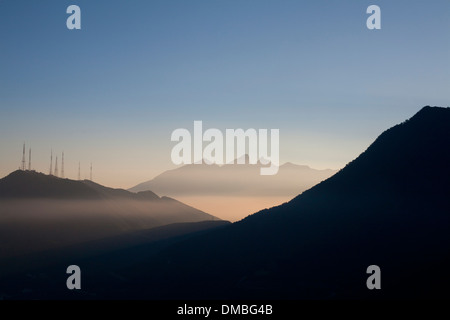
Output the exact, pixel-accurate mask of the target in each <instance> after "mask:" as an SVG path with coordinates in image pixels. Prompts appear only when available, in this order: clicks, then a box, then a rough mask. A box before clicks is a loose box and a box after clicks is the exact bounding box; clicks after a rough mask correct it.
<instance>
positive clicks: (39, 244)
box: [0, 171, 220, 259]
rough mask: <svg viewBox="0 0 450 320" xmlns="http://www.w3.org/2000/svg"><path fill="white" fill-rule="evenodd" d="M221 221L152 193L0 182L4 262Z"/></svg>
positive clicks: (25, 177) (53, 180) (27, 180)
mask: <svg viewBox="0 0 450 320" xmlns="http://www.w3.org/2000/svg"><path fill="white" fill-rule="evenodd" d="M213 220H220V219H218V218H216V217H214V216H212V215H210V214H207V213H205V212H203V211H200V210H197V209H195V208H193V207H191V206H188V205H186V204H184V203H182V202H179V201H177V200H175V199H171V198H168V197H162V198H160V197H159V196H157V195H156V194H155V193H153V192H151V191H145V192H140V193H132V192H129V191H126V190H121V189H112V188H107V187H104V186H102V185H99V184H97V183H94V182H92V181H87V180H84V181H73V180H69V179H61V178H57V177H54V176H49V175H45V174H42V173H38V172H34V171H15V172H13V173H11V174H10V175H8V176H7V177H5V178H3V179H0V258H4V259H7V258H8V259H9V258H12V257H18V256H20V255H28V254H31V253H36V252H42V251H44V250H53V249H55V248H60V247H64V246H69V245H74V244H78V243H83V242H87V241H93V240H99V239H103V238H109V237H113V236H117V235H120V234H123V233H130V232H134V231H138V230H143V229H149V228H155V227H160V226H163V225H167V224H176V223H188V222H201V221H213Z"/></svg>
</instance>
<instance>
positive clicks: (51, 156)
mask: <svg viewBox="0 0 450 320" xmlns="http://www.w3.org/2000/svg"><path fill="white" fill-rule="evenodd" d="M49 174H50V175H53V150H51V151H50V173H49Z"/></svg>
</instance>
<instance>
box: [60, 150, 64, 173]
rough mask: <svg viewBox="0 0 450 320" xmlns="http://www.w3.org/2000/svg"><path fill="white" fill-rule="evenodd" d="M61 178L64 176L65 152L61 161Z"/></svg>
mask: <svg viewBox="0 0 450 320" xmlns="http://www.w3.org/2000/svg"><path fill="white" fill-rule="evenodd" d="M61 162H62V163H61V178H64V152H63V153H62V161H61Z"/></svg>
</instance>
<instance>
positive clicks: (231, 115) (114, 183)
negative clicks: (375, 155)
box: [0, 0, 450, 188]
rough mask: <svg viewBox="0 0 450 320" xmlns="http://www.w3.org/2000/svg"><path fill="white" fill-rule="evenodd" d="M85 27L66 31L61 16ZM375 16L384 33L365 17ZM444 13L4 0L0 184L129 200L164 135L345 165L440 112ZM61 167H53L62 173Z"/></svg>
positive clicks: (447, 6)
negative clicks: (60, 183)
mask: <svg viewBox="0 0 450 320" xmlns="http://www.w3.org/2000/svg"><path fill="white" fill-rule="evenodd" d="M72 4H75V5H78V6H79V7H80V8H81V30H69V29H67V27H66V19H67V18H68V17H69V14H67V13H66V9H67V7H68V6H69V5H72ZM372 4H376V5H378V6H379V7H380V8H381V30H369V29H367V27H366V20H367V18H368V17H369V14H367V13H366V9H367V7H368V6H369V5H372ZM449 14H450V1H448V0H436V1H401V0H396V1H378V0H372V1H364V0H360V1H351V0H343V1H331V0H329V1H321V0H319V1H299V0H239V1H236V0H226V1H225V0H208V1H206V0H184V1H175V0H164V1H155V0H151V1H141V0H133V1H124V0H122V1H115V0H108V1H100V0H89V1H81V0H71V1H64V0H55V1H50V0H43V1H31V0H29V1H23V0H0V176H1V177H3V176H5V175H7V174H9V173H10V172H11V171H13V170H16V169H17V168H18V167H19V165H20V162H21V159H22V144H23V143H24V142H25V143H26V145H27V149H28V148H29V147H31V148H32V168H33V169H35V170H37V171H42V172H45V173H48V170H49V166H50V163H49V162H50V151H51V150H53V152H54V154H55V155H59V158H60V156H61V153H62V152H63V151H64V153H65V175H66V177H69V178H74V179H75V178H77V173H78V163H79V162H80V163H81V167H82V178H88V177H89V165H90V163H91V162H92V163H93V179H94V181H96V182H99V183H102V184H104V185H107V186H111V187H121V188H129V187H132V186H134V185H136V184H138V183H140V182H143V181H146V180H149V179H151V178H153V177H154V176H155V175H157V174H159V173H161V172H163V171H164V170H168V169H172V168H174V167H175V165H174V164H173V163H172V162H171V158H170V153H171V149H172V148H173V146H174V145H175V143H174V142H171V141H170V136H171V133H172V131H173V130H175V129H177V128H187V129H188V130H190V131H192V130H193V122H194V120H202V121H203V126H204V128H205V129H206V128H218V129H220V130H223V131H225V129H227V128H231V129H236V128H243V129H248V128H255V129H259V128H266V129H274V128H276V129H280V160H281V162H287V161H289V162H293V163H297V164H307V165H309V166H311V167H313V168H318V169H323V168H332V169H337V168H341V167H343V166H344V165H345V164H347V163H348V162H350V161H351V160H352V159H354V158H355V157H357V156H358V155H359V154H360V153H361V152H362V151H364V150H365V149H366V148H367V147H368V146H369V145H370V143H372V142H373V140H374V139H375V138H376V137H377V136H378V135H379V134H380V133H381V132H383V131H384V130H386V129H388V128H389V127H391V126H393V125H395V124H397V123H400V122H402V121H404V120H405V119H407V118H410V117H411V116H413V115H414V114H415V113H416V112H417V111H418V110H420V108H421V107H423V106H425V105H438V106H449V105H450V96H449V92H450V91H449V88H450V39H449V37H450V33H449V31H450V19H449ZM59 165H60V164H59Z"/></svg>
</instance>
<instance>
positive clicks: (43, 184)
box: [0, 170, 160, 200]
mask: <svg viewBox="0 0 450 320" xmlns="http://www.w3.org/2000/svg"><path fill="white" fill-rule="evenodd" d="M5 198H9V199H20V198H28V199H29V198H41V199H84V200H87V199H114V198H115V199H117V198H120V199H131V200H160V198H159V197H158V196H157V195H156V194H155V193H153V192H151V191H148V190H147V191H145V192H139V193H132V192H129V191H126V190H123V189H112V188H108V187H104V186H102V185H100V184H97V183H95V182H92V181H90V180H82V181H74V180H70V179H62V178H58V177H55V176H51V175H45V174H43V173H40V172H36V171H22V170H17V171H14V172H12V173H11V174H9V175H8V176H6V177H5V178H3V179H1V180H0V199H5Z"/></svg>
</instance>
